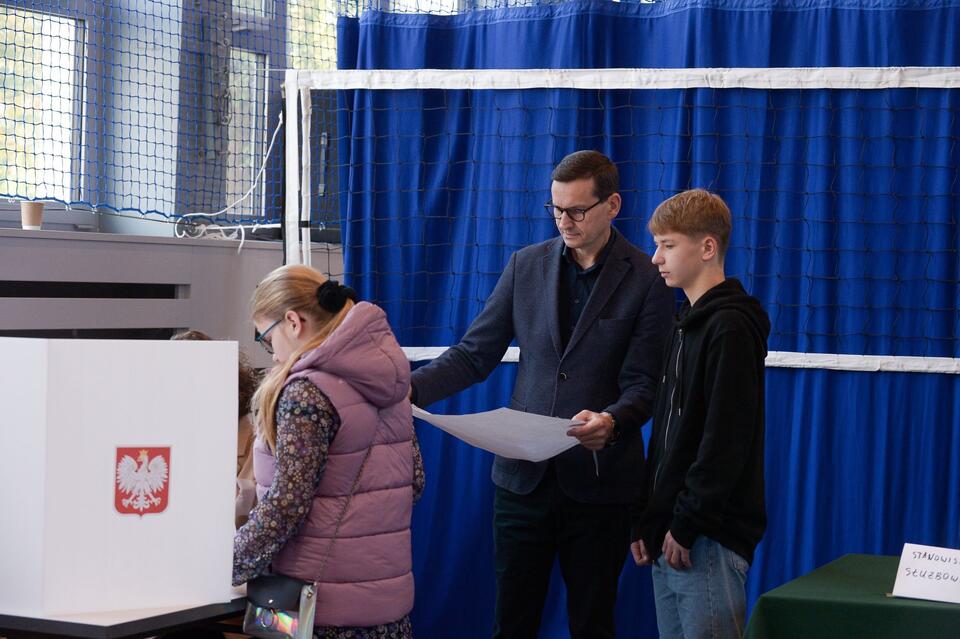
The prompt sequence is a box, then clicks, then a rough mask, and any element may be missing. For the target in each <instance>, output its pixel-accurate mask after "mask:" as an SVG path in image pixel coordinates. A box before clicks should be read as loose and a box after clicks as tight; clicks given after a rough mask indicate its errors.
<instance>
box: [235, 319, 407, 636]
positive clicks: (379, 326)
mask: <svg viewBox="0 0 960 639" xmlns="http://www.w3.org/2000/svg"><path fill="white" fill-rule="evenodd" d="M300 378H306V379H308V380H310V381H311V382H312V383H313V384H314V385H315V386H316V387H317V388H319V389H320V390H321V391H322V392H323V393H324V394H325V395H326V396H327V397H328V398H329V399H330V401H331V403H332V404H333V406H334V408H336V410H337V413H338V414H339V415H340V429H339V431H338V432H337V435H336V437H334V440H333V444H332V445H331V447H330V451H329V453H330V455H329V458H328V460H327V466H326V470H325V471H324V474H323V478H322V479H321V480H320V486H319V487H318V489H317V492H316V494H315V496H314V499H313V504H312V505H311V507H310V512H308V513H307V517H306V520H305V521H304V523H303V525H302V526H301V528H300V530H299V532H298V533H297V535H296V536H295V537H293V538H292V539H291V540H290V541H288V542H287V543H286V545H284V547H283V548H282V549H281V550H280V553H279V554H278V555H277V556H276V558H274V560H273V570H274V572H277V573H280V574H284V575H290V576H293V577H298V578H300V579H304V580H308V581H312V580H314V579H316V578H317V577H318V576H319V577H320V583H319V587H318V592H317V613H316V622H315V623H316V625H318V626H375V625H379V624H384V623H389V622H392V621H397V620H399V619H401V618H402V617H403V616H404V615H406V614H408V613H409V612H410V610H411V609H412V608H413V572H412V565H411V564H412V560H411V551H410V516H411V510H412V507H413V444H412V433H413V417H412V416H411V412H410V402H409V401H407V390H408V388H409V383H410V366H409V363H408V362H407V359H406V357H405V356H404V355H403V352H402V351H401V349H400V346H399V345H398V344H397V341H396V339H395V338H394V336H393V333H392V332H391V330H390V326H389V324H388V323H387V319H386V315H385V314H384V312H383V311H382V310H381V309H380V308H379V307H377V306H374V305H372V304H368V303H366V302H361V303H359V304H357V305H356V306H355V307H354V308H353V309H352V310H351V311H350V313H349V314H348V315H347V317H346V319H345V320H344V322H343V324H341V325H340V327H339V328H337V330H336V331H334V333H333V334H332V335H331V336H330V337H329V338H327V340H326V341H324V343H323V344H321V345H320V346H319V347H318V348H316V349H314V350H313V351H310V352H309V353H307V354H306V355H304V356H303V358H301V359H300V361H299V362H297V363H296V364H295V365H294V367H293V369H292V370H291V374H290V376H289V377H288V379H287V382H286V383H288V384H289V383H290V382H291V381H293V380H295V379H300ZM368 448H370V458H369V460H368V461H367V464H366V466H365V467H364V470H363V474H362V476H361V478H360V483H359V485H358V487H357V490H356V492H355V493H354V496H353V499H352V500H351V501H350V505H349V507H348V509H347V511H346V515H345V516H344V518H343V523H342V524H341V526H340V531H339V533H338V534H337V539H336V541H335V542H334V544H333V546H332V549H331V550H330V557H329V559H328V560H327V562H326V566H325V567H324V568H323V573H322V574H319V571H320V568H321V565H322V563H323V557H324V555H325V554H326V553H327V549H328V548H330V541H331V539H332V537H333V533H334V529H335V528H336V525H337V517H338V515H339V514H340V512H341V510H342V508H343V504H344V501H345V500H346V499H347V496H348V495H349V494H350V488H351V487H352V485H353V482H354V480H355V478H356V476H357V471H358V470H359V468H360V464H361V461H362V460H363V457H364V454H365V453H366V451H367V449H368ZM275 463H276V460H275V459H274V457H273V455H271V453H270V451H269V449H268V448H267V447H266V445H265V444H264V443H263V442H261V441H259V440H258V441H257V443H256V444H255V446H254V474H255V476H256V480H257V492H258V495H259V496H260V497H261V498H262V496H263V495H264V494H265V493H266V492H267V490H268V489H269V487H270V484H271V483H272V481H273V476H274V474H275Z"/></svg>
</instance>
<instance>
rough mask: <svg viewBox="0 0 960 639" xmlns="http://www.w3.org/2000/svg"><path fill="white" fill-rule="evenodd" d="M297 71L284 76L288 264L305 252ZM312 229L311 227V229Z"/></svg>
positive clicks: (299, 261) (284, 213)
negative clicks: (302, 237) (303, 246)
mask: <svg viewBox="0 0 960 639" xmlns="http://www.w3.org/2000/svg"><path fill="white" fill-rule="evenodd" d="M299 93H300V87H299V85H298V79H297V71H296V70H295V69H287V71H286V72H285V73H284V79H283V94H284V104H285V109H286V112H287V113H286V118H285V119H284V120H285V121H284V124H285V125H286V127H287V130H286V132H285V136H286V137H285V138H284V139H285V145H284V156H285V161H284V171H285V172H286V176H285V178H284V179H285V182H284V191H283V193H284V206H283V241H284V244H285V247H286V249H285V252H284V256H283V257H284V263H285V264H300V263H301V261H302V259H303V252H302V250H301V247H300V157H299V156H300V120H299V118H298V117H297V112H298V110H299V106H300V103H299V101H298V99H297V96H298V95H299ZM307 230H308V231H309V229H307Z"/></svg>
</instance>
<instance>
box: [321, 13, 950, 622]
mask: <svg viewBox="0 0 960 639" xmlns="http://www.w3.org/2000/svg"><path fill="white" fill-rule="evenodd" d="M957 25H960V3H958V2H922V3H921V2H911V1H906V0H900V1H897V0H888V1H886V2H880V1H874V2H816V1H809V2H800V1H794V2H786V1H782V2H759V1H748V0H741V1H739V2H728V1H725V2H719V1H717V2H661V3H656V4H626V3H609V2H564V3H557V4H545V5H542V6H533V7H514V8H504V9H495V10H488V11H473V12H467V13H463V14H460V15H455V16H429V15H401V14H391V13H385V12H378V11H367V12H364V13H362V14H361V15H360V17H359V18H346V17H343V18H340V20H339V22H338V47H339V58H338V60H339V65H340V66H341V68H549V67H777V66H913V65H934V66H952V65H958V64H960V60H958V58H960V43H958V40H957V34H958V27H957ZM958 100H960V91H957V90H934V89H923V90H916V89H913V90H905V89H899V90H882V91H825V90H811V91H760V90H724V91H719V90H699V89H698V90H685V91H679V90H677V91H573V90H562V91H546V90H543V91H540V90H536V91H523V92H512V91H496V92H492V91H475V92H457V91H446V92H441V91H401V92H370V91H351V92H340V93H339V95H338V103H339V106H340V107H341V108H340V109H339V110H338V130H339V131H340V135H339V137H338V144H337V152H338V154H339V158H340V162H339V166H340V167H341V168H340V169H339V175H338V179H339V183H340V185H341V186H342V189H341V191H342V193H341V196H340V215H341V219H342V224H343V230H344V241H345V246H344V248H345V262H346V263H345V270H346V272H347V274H348V275H347V277H348V279H349V280H350V282H351V284H352V285H353V286H354V287H356V288H357V289H358V290H359V291H360V292H361V295H362V296H363V297H365V298H366V299H370V300H373V301H376V302H377V303H379V304H381V305H383V306H384V308H385V309H386V310H387V312H388V315H389V317H390V320H391V323H392V325H393V326H394V329H395V330H396V332H397V335H398V337H399V339H400V341H401V343H403V344H404V345H407V346H434V345H448V344H452V343H455V342H456V341H457V340H458V339H459V337H460V336H461V335H462V334H463V331H464V330H465V329H466V327H467V326H468V325H469V323H470V321H471V320H472V318H473V317H474V316H475V315H476V313H477V311H478V310H479V309H480V308H481V307H482V304H483V301H484V300H485V299H486V297H487V295H488V294H489V292H490V290H491V289H492V288H493V285H494V283H495V282H496V279H497V277H498V275H499V273H500V271H501V269H502V268H503V265H504V264H505V263H506V261H507V259H508V257H509V255H510V253H511V252H512V251H514V250H516V249H517V248H520V247H521V246H524V245H527V244H529V243H532V242H536V241H539V240H542V239H545V238H548V237H551V236H552V234H553V233H555V229H554V228H553V226H552V223H551V222H550V220H549V219H548V218H547V217H546V216H545V215H543V214H542V213H541V212H540V211H541V209H540V205H541V204H542V203H543V202H544V201H545V200H546V199H547V198H548V197H549V174H550V170H551V168H552V167H553V165H554V164H555V163H556V162H557V161H558V160H559V159H560V158H561V157H563V155H565V154H566V153H569V152H571V151H574V150H577V149H580V148H596V149H598V150H601V151H603V152H605V153H607V154H608V155H610V156H611V157H612V158H613V159H614V160H615V161H616V162H617V163H618V165H619V166H620V169H621V178H622V182H623V185H624V189H623V194H624V202H625V205H624V213H623V214H622V215H621V217H620V218H619V219H618V221H617V225H618V227H619V228H620V230H621V231H623V232H624V233H625V234H626V235H627V237H629V238H630V239H631V240H632V241H634V242H635V243H637V244H639V245H641V246H644V247H647V248H649V247H650V240H649V238H648V236H647V233H646V231H645V223H646V220H647V219H648V217H649V214H650V212H651V211H652V210H653V208H654V207H655V206H656V204H657V203H659V202H660V201H661V200H662V199H664V198H665V197H668V196H669V195H672V194H673V193H675V192H677V191H678V190H681V189H683V188H688V187H692V186H702V187H706V188H709V189H711V190H713V191H716V192H718V193H720V194H721V195H722V196H723V197H724V198H725V199H726V200H727V201H728V203H729V204H730V206H731V209H732V210H733V212H734V215H735V221H734V237H733V238H732V249H731V253H730V255H729V257H728V264H727V266H728V271H729V272H730V273H731V274H734V275H737V276H739V277H741V278H742V279H743V280H744V282H745V284H746V286H747V288H748V290H750V291H751V292H752V293H753V294H755V295H756V296H757V297H758V298H760V299H761V301H762V302H763V303H764V304H765V306H766V308H767V310H768V312H769V313H770V316H771V320H772V322H773V327H774V328H773V334H772V336H771V340H770V348H771V350H786V351H807V352H831V353H834V352H841V353H853V354H880V355H921V356H946V357H960V337H958V336H960V312H958V310H957V299H958V298H960V286H958V281H960V256H958V247H960V223H958V220H957V215H956V211H958V210H960V170H958V167H960V145H958V144H956V140H957V139H958V138H960V117H958V116H960V104H958ZM515 372H516V371H515V368H514V367H513V366H512V365H503V366H501V367H500V369H499V370H498V371H497V372H496V373H495V374H494V375H493V376H492V377H491V378H490V380H488V381H487V382H486V383H485V384H482V385H479V386H478V387H476V388H473V389H470V390H468V391H466V392H464V393H462V394H461V395H459V396H457V397H454V398H451V399H449V400H447V401H445V402H442V403H440V404H438V405H436V406H433V407H431V408H432V410H434V411H436V412H474V411H478V410H485V409H489V408H492V407H496V406H501V405H504V404H506V402H507V400H508V398H509V393H510V388H511V386H512V382H513V379H514V376H515ZM767 382H768V387H767V388H768V394H767V451H766V455H767V503H768V510H769V517H770V524H769V529H768V533H767V536H766V539H765V540H764V542H763V543H762V545H761V547H760V549H759V552H758V554H757V559H756V561H755V563H754V565H753V566H752V568H751V571H750V576H749V582H748V594H749V598H750V601H751V603H752V601H754V600H755V598H756V597H757V596H759V594H760V593H762V592H764V591H766V590H768V589H770V588H772V587H775V586H777V585H779V584H781V583H783V582H785V581H787V580H789V579H792V578H794V577H796V576H798V575H800V574H803V573H805V572H807V571H809V570H811V569H813V568H814V567H816V566H818V565H820V564H823V563H825V562H827V561H829V560H832V559H834V558H836V557H838V556H840V555H842V554H844V553H847V552H868V553H884V554H896V553H898V552H899V549H900V545H901V544H902V543H903V542H905V541H911V542H917V543H928V544H936V545H945V546H951V545H952V546H960V530H958V528H960V481H958V480H960V477H958V475H960V460H958V456H960V400H958V392H957V391H958V390H960V389H958V385H960V376H944V375H934V374H894V373H847V372H836V371H798V370H786V369H771V370H770V371H769V372H768V375H767ZM647 430H649V429H647ZM418 432H419V433H420V437H421V441H422V444H423V450H424V456H425V460H426V465H427V474H428V488H427V492H426V494H425V497H424V500H423V502H422V503H421V504H420V505H419V506H418V507H417V509H416V511H415V520H414V561H415V564H414V566H415V571H416V575H417V605H416V608H415V611H414V624H415V630H416V632H417V633H418V634H419V635H420V636H425V637H454V636H456V637H484V636H487V635H489V633H490V628H491V624H492V613H493V568H492V565H493V561H492V530H491V511H492V486H491V484H490V481H489V469H490V463H491V460H490V457H489V456H488V455H487V454H485V453H482V452H479V451H477V450H474V449H472V448H469V447H467V446H465V445H463V444H461V443H459V442H457V441H455V440H453V439H451V438H449V437H447V436H445V435H442V434H441V433H439V432H438V431H436V430H434V429H432V428H430V427H428V426H422V427H421V428H419V431H418ZM563 597H564V595H563V589H562V587H561V585H560V582H559V578H558V577H557V575H556V574H555V575H554V579H553V582H552V584H551V591H550V595H549V597H548V604H547V609H546V611H545V615H544V624H543V625H544V627H543V631H542V633H541V635H542V636H543V637H557V636H564V634H565V624H566V620H565V613H564V606H565V602H564V598H563ZM617 615H618V625H619V627H620V629H621V631H622V635H623V636H650V637H652V636H655V635H656V629H655V621H654V613H653V605H652V598H651V587H650V579H649V573H648V571H647V570H640V569H636V568H635V567H633V566H629V565H628V566H626V567H625V570H624V573H623V576H622V578H621V590H620V600H619V603H618V612H617Z"/></svg>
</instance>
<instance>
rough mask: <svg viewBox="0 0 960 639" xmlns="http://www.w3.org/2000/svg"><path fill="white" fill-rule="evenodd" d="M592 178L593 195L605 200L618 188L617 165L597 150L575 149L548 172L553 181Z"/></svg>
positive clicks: (618, 174)
mask: <svg viewBox="0 0 960 639" xmlns="http://www.w3.org/2000/svg"><path fill="white" fill-rule="evenodd" d="M585 178H593V185H594V186H593V195H594V196H595V197H596V198H597V199H599V200H601V201H602V200H605V199H607V198H608V197H610V196H611V195H613V194H614V193H616V192H617V191H619V190H620V173H619V172H618V171H617V165H616V164H614V163H613V162H611V161H610V158H608V157H607V156H605V155H604V154H603V153H600V152H599V151H575V152H573V153H571V154H570V155H568V156H567V157H565V158H563V159H562V160H560V164H558V165H557V168H555V169H554V170H553V173H551V174H550V179H552V180H553V181H554V182H573V181H574V180H582V179H585Z"/></svg>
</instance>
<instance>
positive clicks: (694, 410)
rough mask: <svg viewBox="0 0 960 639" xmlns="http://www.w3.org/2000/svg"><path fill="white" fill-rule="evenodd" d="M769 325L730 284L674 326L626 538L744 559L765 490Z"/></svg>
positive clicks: (757, 528) (749, 555)
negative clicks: (709, 545)
mask: <svg viewBox="0 0 960 639" xmlns="http://www.w3.org/2000/svg"><path fill="white" fill-rule="evenodd" d="M769 334H770V320H769V319H768V318H767V314H766V312H765V311H764V310H763V307H762V306H761V305H760V302H758V301H757V300H756V299H755V298H753V297H750V296H749V295H747V293H746V291H744V289H743V286H742V285H741V284H740V282H739V281H737V280H735V279H732V278H731V279H727V280H726V281H724V282H722V283H721V284H718V285H717V286H715V287H713V288H712V289H710V290H709V291H707V292H706V293H704V295H703V296H702V297H701V298H700V299H698V300H697V303H696V304H695V305H694V306H693V307H691V306H690V304H689V303H685V304H684V305H683V307H682V308H681V310H680V313H679V314H678V315H677V317H676V320H675V322H674V331H673V337H672V339H671V340H670V343H669V345H668V347H667V351H666V357H665V358H664V362H665V364H664V371H663V376H662V378H661V380H660V387H659V389H658V391H657V399H656V405H655V408H654V413H653V434H652V436H651V439H650V452H649V455H648V457H647V463H646V486H645V490H644V493H643V494H644V497H642V498H641V501H640V502H639V503H638V504H637V505H636V506H635V508H634V510H633V513H634V516H633V537H632V538H633V539H634V540H636V539H643V541H644V543H645V544H646V546H647V550H648V552H650V553H651V555H652V556H653V557H654V558H656V557H659V556H660V554H661V551H660V548H661V546H663V539H664V537H665V536H666V534H667V531H668V530H669V531H670V532H671V533H672V534H673V537H674V539H676V541H677V542H678V543H679V544H680V545H681V546H683V547H685V548H690V547H692V546H693V543H694V542H695V541H696V539H697V537H699V536H700V535H706V536H707V537H709V538H711V539H713V540H714V541H717V542H719V543H720V544H721V545H723V546H725V547H726V548H729V549H730V550H733V551H734V552H736V553H737V554H739V555H740V556H742V557H743V558H745V559H746V560H747V561H749V562H751V563H752V562H753V552H754V549H755V548H756V546H757V543H759V542H760V539H761V538H762V537H763V533H764V531H765V530H766V527H767V513H766V506H765V504H764V487H763V417H764V388H763V381H764V359H765V358H766V355H767V337H768V336H769Z"/></svg>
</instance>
